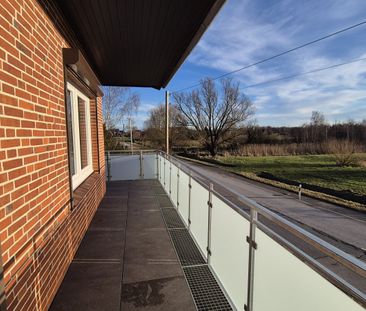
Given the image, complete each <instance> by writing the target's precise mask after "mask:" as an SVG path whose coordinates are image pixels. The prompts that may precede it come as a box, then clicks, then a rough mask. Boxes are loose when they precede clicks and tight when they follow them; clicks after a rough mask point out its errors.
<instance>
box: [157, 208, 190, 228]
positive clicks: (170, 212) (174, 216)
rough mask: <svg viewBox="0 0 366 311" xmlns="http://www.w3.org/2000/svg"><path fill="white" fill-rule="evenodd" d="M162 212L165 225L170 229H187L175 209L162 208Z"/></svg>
mask: <svg viewBox="0 0 366 311" xmlns="http://www.w3.org/2000/svg"><path fill="white" fill-rule="evenodd" d="M161 211H162V213H163V217H164V220H165V223H166V225H167V227H168V228H169V229H172V228H181V229H184V228H185V226H184V223H183V221H182V219H181V218H180V216H179V215H178V212H177V211H176V210H175V209H174V208H162V209H161Z"/></svg>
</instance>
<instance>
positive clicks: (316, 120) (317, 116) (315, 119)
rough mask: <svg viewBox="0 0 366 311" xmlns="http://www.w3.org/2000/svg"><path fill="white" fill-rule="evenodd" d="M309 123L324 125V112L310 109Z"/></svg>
mask: <svg viewBox="0 0 366 311" xmlns="http://www.w3.org/2000/svg"><path fill="white" fill-rule="evenodd" d="M310 124H312V125H315V126H320V125H324V124H325V117H324V114H322V113H321V112H320V111H312V112H311V120H310Z"/></svg>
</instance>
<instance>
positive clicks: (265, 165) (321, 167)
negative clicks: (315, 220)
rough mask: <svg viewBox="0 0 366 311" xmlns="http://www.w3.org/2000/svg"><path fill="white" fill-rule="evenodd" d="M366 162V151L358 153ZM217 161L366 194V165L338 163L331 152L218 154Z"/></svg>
mask: <svg viewBox="0 0 366 311" xmlns="http://www.w3.org/2000/svg"><path fill="white" fill-rule="evenodd" d="M356 157H357V159H358V161H360V162H363V163H366V153H362V154H357V155H356ZM218 161H219V162H221V163H225V164H231V165H233V167H230V168H228V169H229V170H232V171H235V172H247V173H255V174H258V173H261V172H267V173H270V174H272V175H274V176H277V177H280V178H286V179H290V180H293V181H298V182H299V183H301V182H303V183H308V184H313V185H317V186H321V187H326V188H330V189H334V190H349V191H352V192H354V193H357V194H361V195H366V167H365V166H353V167H339V166H337V165H336V163H335V159H334V157H333V156H332V155H304V156H277V157H275V156H266V157H239V156H227V157H219V158H218Z"/></svg>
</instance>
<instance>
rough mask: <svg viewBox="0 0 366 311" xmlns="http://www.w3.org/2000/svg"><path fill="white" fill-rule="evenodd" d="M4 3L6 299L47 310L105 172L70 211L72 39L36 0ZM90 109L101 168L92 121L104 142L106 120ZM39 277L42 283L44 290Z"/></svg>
mask: <svg viewBox="0 0 366 311" xmlns="http://www.w3.org/2000/svg"><path fill="white" fill-rule="evenodd" d="M0 7H1V9H2V8H5V9H4V10H2V11H4V13H3V12H2V14H1V15H0V29H1V30H0V36H1V37H2V38H3V41H2V45H1V49H0V81H1V91H2V92H1V94H0V115H1V116H0V147H1V148H0V160H1V167H0V169H1V173H0V183H1V185H0V206H1V207H3V206H4V208H0V228H1V230H0V239H1V240H2V241H3V243H2V247H3V249H2V251H3V259H4V264H5V273H4V278H5V281H6V284H7V285H6V299H7V302H8V307H9V310H15V311H18V310H19V311H20V310H28V309H29V310H33V309H34V308H39V309H42V310H47V309H48V307H49V305H50V303H51V300H52V297H53V296H54V294H55V292H56V291H57V287H58V286H59V283H60V282H61V280H62V278H63V276H64V273H65V272H66V270H67V268H68V265H69V263H70V260H71V259H72V256H73V255H74V254H75V252H76V250H77V247H78V245H79V243H80V241H81V239H82V237H83V235H84V233H85V230H86V229H87V224H88V223H89V222H90V220H91V218H92V216H93V214H94V212H95V210H96V208H97V206H98V203H99V202H100V200H101V198H102V196H103V193H104V191H105V185H104V180H105V177H104V170H103V169H102V171H101V172H102V174H101V175H98V174H96V175H95V177H93V178H91V179H90V181H89V180H88V187H89V188H90V189H89V191H88V192H87V194H86V196H85V197H84V198H83V199H82V201H80V202H79V204H78V206H77V208H76V209H75V210H74V211H73V212H72V213H71V212H70V209H69V204H68V202H69V199H70V197H69V195H70V194H69V184H68V183H69V179H68V178H69V177H68V175H69V174H68V161H67V139H66V131H67V129H66V124H65V110H64V80H63V79H64V72H63V70H64V68H63V63H62V48H63V47H65V46H67V45H66V42H65V40H64V38H62V37H61V35H60V33H59V32H58V30H57V29H56V28H55V27H54V25H53V23H52V22H51V21H50V20H49V18H48V16H47V14H46V13H45V12H43V11H42V9H41V6H40V5H39V4H38V2H37V1H36V0H29V1H21V0H14V1H11V0H4V1H3V2H2V3H1V5H0ZM97 102H98V109H99V113H100V115H99V116H101V113H102V112H101V100H100V99H98V101H97ZM92 105H93V104H92ZM91 110H92V115H91V124H93V129H92V136H93V137H92V138H93V165H94V166H93V167H94V168H96V169H97V167H96V163H97V157H96V155H97V154H98V150H99V154H100V155H101V158H100V160H101V162H102V161H103V158H102V157H103V156H104V155H103V145H101V146H100V147H99V148H98V147H97V146H96V145H95V143H96V138H95V135H96V130H95V129H94V128H96V126H94V122H97V121H98V126H99V141H101V142H102V141H103V125H102V122H103V121H102V118H101V117H100V118H99V120H95V114H94V110H95V106H94V107H93V106H92V107H91ZM103 163H104V162H103ZM66 220H67V221H66ZM65 237H67V239H66V238H65ZM33 242H34V243H33ZM39 250H42V252H38V251H39ZM64 254H69V255H68V256H65V255H64ZM36 275H37V278H39V279H41V280H42V285H41V287H40V291H38V287H37V286H35V285H34V282H35V280H36ZM35 297H37V305H36V301H35Z"/></svg>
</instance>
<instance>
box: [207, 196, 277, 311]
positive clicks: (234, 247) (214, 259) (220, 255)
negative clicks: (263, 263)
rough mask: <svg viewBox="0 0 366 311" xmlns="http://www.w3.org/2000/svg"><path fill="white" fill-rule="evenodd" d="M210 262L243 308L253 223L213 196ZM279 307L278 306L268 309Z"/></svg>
mask: <svg viewBox="0 0 366 311" xmlns="http://www.w3.org/2000/svg"><path fill="white" fill-rule="evenodd" d="M211 220H212V222H211V253H212V256H211V265H212V268H213V269H214V271H215V273H216V275H217V276H218V277H219V279H220V281H221V283H222V284H223V285H224V287H225V290H226V292H227V293H228V294H229V296H230V298H231V300H232V302H233V303H234V305H235V306H236V308H237V309H238V310H243V307H244V304H245V303H246V299H247V282H248V281H247V278H248V252H249V244H248V243H246V241H245V237H246V236H247V235H249V229H250V223H249V221H248V220H247V219H245V218H244V217H243V216H241V215H239V214H238V213H237V212H236V211H234V210H233V209H232V208H231V207H230V206H228V205H227V204H226V203H224V202H223V201H222V200H220V199H219V198H217V197H216V196H213V198H212V218H211ZM268 310H276V309H268Z"/></svg>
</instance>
